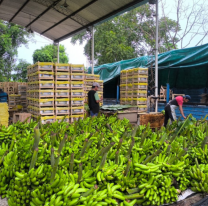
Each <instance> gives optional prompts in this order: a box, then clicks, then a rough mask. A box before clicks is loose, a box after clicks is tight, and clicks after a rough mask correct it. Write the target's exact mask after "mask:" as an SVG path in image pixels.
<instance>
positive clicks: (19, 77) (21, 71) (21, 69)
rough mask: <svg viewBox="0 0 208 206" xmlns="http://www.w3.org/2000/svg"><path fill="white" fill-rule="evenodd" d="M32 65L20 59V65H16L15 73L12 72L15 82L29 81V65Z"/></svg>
mask: <svg viewBox="0 0 208 206" xmlns="http://www.w3.org/2000/svg"><path fill="white" fill-rule="evenodd" d="M29 65H30V63H28V62H27V61H25V60H23V59H20V60H19V63H18V65H16V66H15V67H14V72H15V74H12V79H13V81H15V82H26V81H27V67H28V66H29Z"/></svg>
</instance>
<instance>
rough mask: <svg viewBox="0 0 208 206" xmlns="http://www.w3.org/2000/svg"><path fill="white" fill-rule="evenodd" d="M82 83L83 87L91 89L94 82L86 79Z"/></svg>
mask: <svg viewBox="0 0 208 206" xmlns="http://www.w3.org/2000/svg"><path fill="white" fill-rule="evenodd" d="M84 83H85V85H89V86H90V87H92V84H93V83H94V80H91V79H90V80H89V79H86V80H85V81H84Z"/></svg>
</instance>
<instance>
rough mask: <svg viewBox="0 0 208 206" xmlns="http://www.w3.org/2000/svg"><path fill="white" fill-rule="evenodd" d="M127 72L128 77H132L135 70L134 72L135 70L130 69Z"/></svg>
mask: <svg viewBox="0 0 208 206" xmlns="http://www.w3.org/2000/svg"><path fill="white" fill-rule="evenodd" d="M126 71H127V77H130V76H132V75H133V73H134V70H133V69H128V70H126Z"/></svg>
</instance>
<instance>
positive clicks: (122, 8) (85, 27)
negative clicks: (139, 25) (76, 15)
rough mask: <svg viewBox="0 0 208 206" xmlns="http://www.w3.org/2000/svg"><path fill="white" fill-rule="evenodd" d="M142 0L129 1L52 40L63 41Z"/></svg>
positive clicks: (142, 0) (143, 0)
mask: <svg viewBox="0 0 208 206" xmlns="http://www.w3.org/2000/svg"><path fill="white" fill-rule="evenodd" d="M142 2H146V0H135V1H133V2H131V3H129V4H127V5H125V6H123V7H121V8H119V9H117V10H115V11H113V12H111V13H109V14H107V15H105V16H103V17H102V18H100V19H97V20H95V21H93V22H91V23H89V24H87V25H85V26H83V27H81V28H79V29H77V30H75V31H73V32H71V33H68V34H66V35H64V36H62V37H60V38H58V39H56V40H54V42H60V41H63V40H65V39H67V38H69V37H71V36H73V35H75V34H77V33H79V32H81V31H82V30H84V29H87V28H88V27H91V26H93V25H95V24H98V23H99V22H102V21H104V20H106V19H108V18H110V17H112V16H114V15H116V14H118V13H120V12H122V11H125V10H126V9H127V8H130V7H134V6H135V7H136V6H137V4H140V3H142Z"/></svg>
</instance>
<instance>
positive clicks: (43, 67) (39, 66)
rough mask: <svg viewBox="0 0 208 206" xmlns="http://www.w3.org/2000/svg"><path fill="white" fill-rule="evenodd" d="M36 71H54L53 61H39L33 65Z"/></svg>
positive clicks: (33, 70)
mask: <svg viewBox="0 0 208 206" xmlns="http://www.w3.org/2000/svg"><path fill="white" fill-rule="evenodd" d="M36 71H53V63H52V62H37V63H35V64H34V65H33V67H32V72H36Z"/></svg>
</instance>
